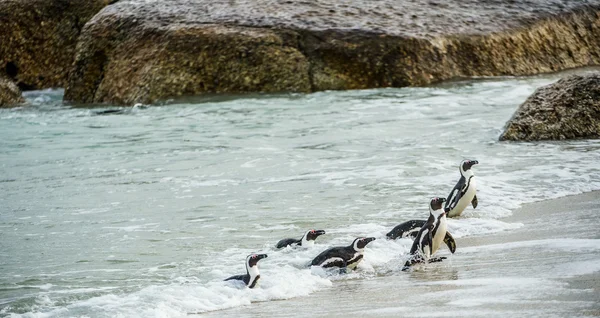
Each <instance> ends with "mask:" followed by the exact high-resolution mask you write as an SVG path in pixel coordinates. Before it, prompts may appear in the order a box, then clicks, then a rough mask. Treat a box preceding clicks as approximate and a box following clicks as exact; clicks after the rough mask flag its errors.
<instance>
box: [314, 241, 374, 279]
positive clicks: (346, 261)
mask: <svg viewBox="0 0 600 318" xmlns="http://www.w3.org/2000/svg"><path fill="white" fill-rule="evenodd" d="M372 241H375V238H374V237H359V238H356V239H355V240H354V242H352V244H350V245H349V246H336V247H332V248H329V249H327V250H325V251H323V252H322V253H321V254H319V255H317V257H315V258H314V259H313V260H312V262H311V263H310V265H312V266H321V267H323V268H327V267H339V268H340V271H341V272H346V268H350V269H355V268H356V266H357V265H358V263H360V262H361V261H362V259H363V254H364V250H365V246H367V244H369V243H370V242H372Z"/></svg>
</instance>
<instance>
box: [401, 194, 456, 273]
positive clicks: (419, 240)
mask: <svg viewBox="0 0 600 318" xmlns="http://www.w3.org/2000/svg"><path fill="white" fill-rule="evenodd" d="M445 201H446V199H444V198H433V199H431V201H430V202H429V219H427V222H426V223H425V225H423V227H421V229H420V230H419V233H417V237H416V238H415V241H414V242H413V245H412V247H411V249H410V255H411V257H410V258H409V259H408V260H407V261H406V263H405V264H404V267H403V268H402V270H403V271H405V270H408V269H409V268H410V266H411V265H414V264H416V263H423V262H426V263H433V262H441V261H442V260H443V259H445V257H437V258H432V257H431V256H432V255H433V254H434V253H435V252H436V251H437V250H438V249H439V248H440V245H441V244H442V242H443V241H444V237H445V236H446V232H447V231H446V212H445V210H444V209H443V204H444V202H445Z"/></svg>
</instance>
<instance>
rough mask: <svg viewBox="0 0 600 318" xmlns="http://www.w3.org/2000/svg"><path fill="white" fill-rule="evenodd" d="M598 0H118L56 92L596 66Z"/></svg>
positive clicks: (599, 52)
mask: <svg viewBox="0 0 600 318" xmlns="http://www.w3.org/2000/svg"><path fill="white" fill-rule="evenodd" d="M599 12H600V0H582V1H575V0H545V1H534V0H512V1H504V0H444V1H430V0H413V1H396V0H374V1H355V0H310V1H299V0H262V1H256V0H228V1H212V0H170V1H158V0H128V1H126V0H123V1H120V2H118V3H116V4H114V5H110V6H108V7H106V8H104V9H103V10H102V11H101V12H99V13H98V14H97V15H96V16H95V17H94V18H93V19H92V20H90V22H89V23H88V24H87V25H86V26H85V28H84V29H83V30H82V34H81V37H80V39H79V43H78V49H77V55H76V58H75V62H74V63H73V67H72V68H71V71H70V75H69V80H68V84H67V87H66V90H65V100H68V101H74V102H84V103H97V102H109V103H117V104H134V103H152V102H154V101H157V100H161V99H167V98H172V97H177V96H180V95H193V94H202V93H205V92H217V93H219V92H221V93H223V92H225V93H237V92H282V91H293V92H310V91H319V90H328V89H362V88H374V87H402V86H418V85H427V84H430V83H433V82H437V81H442V80H446V79H450V78H454V77H468V76H494V75H526V74H537V73H542V72H551V71H557V70H562V69H566V68H572V67H578V66H585V65H595V64H600V14H599Z"/></svg>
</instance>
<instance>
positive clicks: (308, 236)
mask: <svg viewBox="0 0 600 318" xmlns="http://www.w3.org/2000/svg"><path fill="white" fill-rule="evenodd" d="M323 234H325V231H323V230H309V231H306V233H304V235H303V236H302V238H301V239H299V240H297V239H293V238H286V239H282V240H281V241H279V242H277V245H276V247H277V248H284V247H286V246H289V245H294V246H304V247H312V246H314V245H315V239H316V238H317V237H319V236H321V235H323Z"/></svg>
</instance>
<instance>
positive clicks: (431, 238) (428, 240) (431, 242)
mask: <svg viewBox="0 0 600 318" xmlns="http://www.w3.org/2000/svg"><path fill="white" fill-rule="evenodd" d="M432 232H433V224H432V225H431V226H430V227H429V231H428V233H427V244H428V246H429V251H431V249H432V248H433V234H432ZM430 253H431V252H430Z"/></svg>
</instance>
